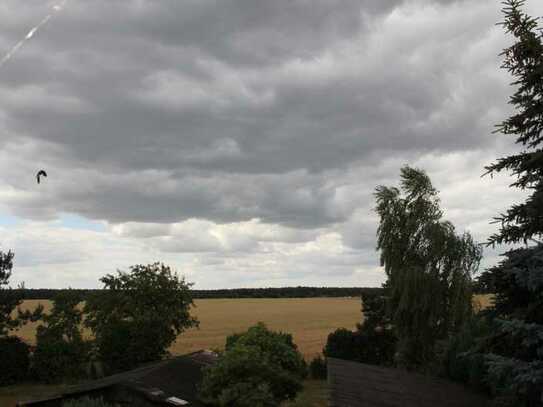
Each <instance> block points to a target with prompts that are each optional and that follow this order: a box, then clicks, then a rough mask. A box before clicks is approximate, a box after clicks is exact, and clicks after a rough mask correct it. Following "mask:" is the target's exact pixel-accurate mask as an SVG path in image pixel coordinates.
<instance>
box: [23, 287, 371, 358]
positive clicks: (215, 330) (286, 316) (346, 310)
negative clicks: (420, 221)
mask: <svg viewBox="0 0 543 407" xmlns="http://www.w3.org/2000/svg"><path fill="white" fill-rule="evenodd" d="M38 303H41V304H43V306H44V307H45V310H46V311H47V310H49V309H50V308H51V302H50V301H48V300H27V301H25V302H24V303H23V305H22V308H23V309H31V308H34V307H35V306H36V305H37V304H38ZM195 304H196V307H195V308H193V314H195V315H196V316H197V318H198V319H199V320H200V328H199V329H190V330H188V331H186V332H184V333H182V334H181V335H180V336H179V337H178V338H177V340H176V342H175V343H174V344H173V345H172V347H171V348H170V351H171V353H173V354H175V355H178V354H183V353H188V352H192V351H196V350H200V349H217V348H219V349H220V348H223V347H224V342H225V340H226V337H227V336H228V335H230V334H232V333H235V332H241V331H244V330H246V329H247V328H248V327H249V326H251V325H254V324H255V323H257V322H259V321H262V322H264V323H266V324H267V325H268V327H269V328H271V329H274V330H281V331H284V332H289V333H291V334H292V335H293V336H294V341H295V342H296V344H297V345H298V348H299V349H300V351H301V352H302V353H303V355H304V356H305V358H306V359H307V360H309V359H311V358H312V357H314V356H315V355H317V354H318V353H320V352H321V351H322V348H323V346H324V344H325V343H326V338H327V337H328V334H329V333H331V332H332V331H334V330H335V329H337V328H349V329H354V328H355V326H356V323H358V322H360V321H361V318H362V313H361V302H360V298H359V297H353V298H266V299H260V298H258V299H245V298H243V299H205V300H195ZM36 326H37V324H28V325H26V326H24V327H23V328H21V329H20V330H19V333H18V335H20V336H21V337H23V338H24V339H25V340H27V341H29V342H32V343H33V342H34V339H35V332H36Z"/></svg>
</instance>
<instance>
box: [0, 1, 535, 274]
mask: <svg viewBox="0 0 543 407" xmlns="http://www.w3.org/2000/svg"><path fill="white" fill-rule="evenodd" d="M536 3H537V2H531V3H530V7H531V8H532V11H534V10H535V11H540V12H541V13H543V9H542V8H541V5H538V4H539V3H537V4H536ZM467 4H468V2H465V1H463V0H462V1H460V0H459V1H452V0H440V1H438V0H386V1H385V0H381V1H378V0H362V1H360V0H347V1H339V0H318V1H307V0H292V1H288V2H287V1H284V2H274V1H267V0H259V1H254V0H252V1H251V0H225V1H220V2H219V1H214V0H194V1H192V0H191V1H183V2H180V1H173V0H168V1H161V2H156V1H146V0H133V1H132V0H131V1H120V0H93V1H77V0H71V1H70V2H68V4H67V6H66V7H65V9H64V10H63V11H62V12H59V13H58V14H56V15H55V18H54V19H52V20H51V21H50V24H48V25H47V26H46V27H44V29H43V30H42V31H40V32H39V33H37V34H36V36H35V37H34V38H32V40H31V41H29V42H28V43H27V44H26V45H25V47H24V48H22V49H21V50H20V52H19V53H18V54H17V55H16V56H15V57H14V58H13V59H12V60H11V61H9V63H8V64H6V65H5V66H4V67H3V68H2V70H0V77H1V81H0V98H1V100H2V103H0V159H1V160H0V199H1V203H2V205H3V206H4V207H8V208H9V211H10V212H11V213H14V214H16V215H18V216H20V217H22V218H31V219H54V218H55V217H57V216H58V215H59V214H60V213H76V214H79V215H82V216H84V217H87V218H89V219H100V220H105V221H107V222H109V223H110V224H111V225H112V227H113V228H115V227H117V228H120V229H119V230H121V231H122V232H121V233H120V234H117V235H116V236H117V237H118V238H120V239H141V240H143V241H146V244H147V245H148V246H149V247H150V248H151V249H152V250H156V251H157V252H159V253H160V252H164V253H166V252H167V253H169V254H171V255H172V256H173V255H175V254H177V253H183V252H191V251H193V252H194V253H197V252H201V253H204V252H205V253H210V252H219V253H221V256H223V257H221V258H224V256H226V255H227V253H228V251H229V250H234V251H235V250H238V251H239V252H244V251H245V252H247V253H259V250H264V249H266V250H269V251H271V252H273V250H275V249H274V247H275V246H273V245H278V244H281V242H282V243H284V244H287V245H288V244H293V245H303V244H305V242H308V241H312V240H314V239H315V238H316V237H315V236H316V234H322V233H324V234H326V233H337V234H338V235H339V236H341V239H342V245H344V247H346V248H348V249H349V250H354V251H358V252H359V253H363V255H364V256H365V257H367V260H365V262H363V263H364V265H365V266H364V267H366V268H368V270H369V269H370V268H371V267H373V265H374V264H375V257H371V256H372V255H373V256H375V253H374V252H373V247H374V241H373V236H374V230H373V228H374V226H375V219H373V216H374V214H373V213H372V212H371V207H372V202H373V197H372V196H371V192H372V190H373V188H374V187H375V185H377V184H380V183H385V184H392V183H394V184H395V183H396V182H395V180H396V179H397V175H398V169H399V167H400V166H401V165H403V164H404V163H406V162H409V163H417V160H418V159H420V160H422V161H423V162H422V163H421V164H422V165H423V166H425V167H426V166H427V167H428V168H429V169H430V173H431V174H436V176H437V177H438V182H439V183H440V185H441V187H442V188H441V189H443V190H444V191H445V190H448V192H447V194H448V195H447V194H446V195H445V197H444V201H448V202H450V206H451V208H452V209H451V210H450V211H449V212H450V214H451V217H452V218H453V220H454V221H455V222H459V223H460V224H461V227H462V228H474V229H476V230H479V231H480V232H479V234H480V235H481V237H482V236H483V235H484V234H485V233H488V228H487V227H486V226H484V222H485V221H486V219H487V217H488V216H491V212H493V210H494V208H491V209H489V210H487V211H477V210H475V209H473V208H472V207H471V206H470V202H462V197H463V196H464V191H470V192H471V191H474V190H477V189H478V188H488V189H487V191H489V192H488V199H487V200H486V201H484V202H489V201H492V200H495V201H496V202H498V201H499V202H501V203H503V202H505V201H506V200H507V197H506V196H505V195H507V194H506V193H503V192H502V190H503V188H504V186H503V185H501V184H500V186H499V187H496V188H495V189H493V188H491V187H490V186H488V185H486V184H485V185H484V187H483V186H481V185H483V184H478V183H477V180H478V177H479V175H480V173H481V171H482V169H481V168H480V167H478V169H477V170H476V171H475V170H473V169H472V168H467V166H464V164H462V165H463V167H462V169H461V170H458V171H457V172H458V173H459V174H462V176H464V177H466V178H469V179H470V180H471V183H462V182H458V180H456V179H453V178H452V177H451V176H449V175H450V173H451V172H453V171H454V169H455V166H456V165H457V162H454V160H453V161H450V160H449V161H447V160H446V158H444V157H446V156H448V155H450V154H460V155H462V154H468V153H469V152H475V153H476V154H479V153H480V154H481V157H483V156H484V157H485V158H484V160H483V159H481V157H479V158H478V159H477V160H475V161H476V163H475V161H474V163H475V164H473V165H477V166H481V167H482V165H484V161H485V160H487V157H488V161H491V160H492V158H493V157H495V156H497V154H499V153H501V152H503V151H504V150H503V149H502V147H503V145H502V144H500V143H501V142H500V141H499V140H498V139H497V138H496V137H495V136H492V135H490V131H491V130H492V125H493V124H494V123H496V121H498V120H501V119H502V118H503V117H504V116H505V114H506V113H507V111H508V107H507V106H506V101H507V95H508V93H509V91H510V90H509V89H508V88H507V83H508V81H509V79H508V77H507V75H506V73H504V72H500V71H499V70H498V66H499V57H498V56H497V54H498V53H499V52H500V50H501V48H503V46H505V44H506V43H507V39H506V38H505V36H504V35H503V33H502V32H501V30H500V28H499V27H495V26H494V23H495V22H496V21H498V20H499V19H500V18H501V17H500V14H499V5H498V4H496V3H495V2H493V1H490V0H484V1H478V2H475V3H474V2H469V7H466V6H467ZM47 12H48V9H47V8H46V7H44V6H39V7H38V6H36V5H35V4H33V5H31V4H30V3H28V4H27V3H25V4H22V3H21V2H20V1H16V0H9V1H7V2H5V4H3V6H1V7H0V23H1V25H2V27H5V28H4V29H3V30H2V32H1V33H0V46H1V47H3V48H5V49H7V48H8V47H9V46H10V45H11V44H14V43H15V42H16V41H17V40H19V39H20V38H21V36H24V35H25V33H26V32H27V30H28V29H29V28H30V27H31V26H33V25H34V24H35V23H36V22H38V21H39V20H40V18H42V17H43V15H44V13H47ZM505 148H506V149H507V148H510V146H508V147H505ZM421 157H433V159H435V160H436V163H435V164H433V163H432V162H431V159H430V158H426V160H427V161H424V160H425V159H424V158H421ZM420 160H419V161H420ZM428 160H430V161H428ZM440 166H441V167H442V168H441V170H440V169H439V167H440ZM42 167H43V168H47V170H48V172H49V173H50V177H49V178H48V179H47V183H44V184H43V185H40V186H39V188H38V187H37V186H36V185H35V182H34V174H35V171H36V169H37V168H42ZM440 171H441V172H440ZM452 185H455V187H454V188H456V189H454V188H453V189H450V190H449V189H448V188H449V187H451V186H452ZM500 188H502V189H500ZM484 202H483V203H482V204H484ZM193 219H198V220H199V221H201V222H209V225H208V226H206V227H209V228H216V227H218V226H220V225H221V224H224V225H234V224H236V223H240V222H241V223H243V222H251V220H253V219H260V222H262V225H269V229H270V230H269V231H267V232H266V233H268V234H267V235H266V233H265V231H263V230H259V231H256V232H255V230H242V231H234V230H233V229H232V230H229V232H228V233H227V235H228V236H230V241H228V239H226V240H224V241H221V240H220V239H217V238H213V236H212V235H209V233H208V230H207V229H205V230H201V231H199V232H198V233H197V234H195V235H194V236H191V234H190V231H188V229H187V230H184V229H182V228H181V229H179V227H180V226H179V224H184V223H185V222H190V221H191V220H193ZM262 225H261V226H259V227H262ZM176 227H177V228H178V229H176ZM229 227H230V226H229ZM231 227H233V226H231ZM264 227H266V226H264ZM273 228H279V229H280V230H274V229H273ZM289 228H290V229H289ZM286 229H289V230H288V231H286ZM317 230H318V231H317ZM225 233H226V232H225ZM266 236H267V237H266ZM191 239H192V243H190V244H189V243H187V240H191ZM372 253H373V254H372ZM332 257H333V256H332ZM294 258H296V259H298V260H299V261H302V260H303V261H307V262H308V263H310V264H311V265H312V266H313V265H315V262H313V260H311V259H320V258H319V257H318V255H316V254H315V253H310V254H308V257H304V256H302V255H296V256H294ZM353 258H354V257H353ZM321 260H322V259H321ZM319 261H320V260H319ZM322 261H325V260H322ZM334 261H335V260H334ZM357 261H362V260H361V259H357ZM281 262H283V263H282V264H283V266H284V267H293V268H295V267H296V265H295V264H290V263H288V262H287V261H286V260H285V259H282V260H281ZM317 262H318V261H317ZM264 264H267V263H264ZM285 264H287V265H286V266H285ZM353 264H354V263H353ZM353 264H349V265H344V266H337V265H330V268H331V269H338V268H339V269H341V270H343V271H344V272H345V273H348V272H351V273H352V269H353ZM268 266H269V265H267V266H263V267H268ZM210 267H211V266H210ZM270 267H271V266H270ZM279 269H281V270H283V271H281V270H279ZM277 270H279V271H277V276H278V278H285V277H284V268H281V267H279V266H277ZM349 270H350V271H349ZM343 271H342V272H343ZM233 273H234V274H235V272H234V271H233Z"/></svg>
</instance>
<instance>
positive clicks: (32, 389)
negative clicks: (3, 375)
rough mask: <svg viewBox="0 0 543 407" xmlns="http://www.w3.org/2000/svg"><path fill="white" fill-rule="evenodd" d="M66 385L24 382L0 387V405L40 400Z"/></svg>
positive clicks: (59, 391)
mask: <svg viewBox="0 0 543 407" xmlns="http://www.w3.org/2000/svg"><path fill="white" fill-rule="evenodd" d="M65 387H66V385H62V384H61V385H58V384H57V385H51V384H36V383H24V384H17V385H13V386H4V387H0V406H2V407H12V406H15V405H16V404H17V401H21V400H27V401H28V400H39V399H42V398H46V397H48V396H53V395H55V394H58V393H61V392H62V390H63V389H64V388H65Z"/></svg>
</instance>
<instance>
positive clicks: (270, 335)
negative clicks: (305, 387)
mask: <svg viewBox="0 0 543 407" xmlns="http://www.w3.org/2000/svg"><path fill="white" fill-rule="evenodd" d="M236 346H245V347H257V348H259V349H260V350H261V351H262V352H264V353H266V354H268V355H269V357H270V360H271V362H272V363H274V364H277V365H278V366H280V367H281V368H282V369H285V370H287V371H289V372H292V373H294V374H296V375H298V376H300V377H302V378H303V377H305V375H306V374H307V366H306V364H305V361H304V359H303V357H302V355H301V353H300V352H299V351H298V347H297V346H296V344H295V343H294V341H293V339H292V335H291V334H289V333H285V332H274V331H270V330H269V329H268V328H267V327H266V325H265V324H263V323H262V322H259V323H258V324H256V325H254V326H252V327H250V328H249V329H248V330H247V331H246V332H244V333H242V334H233V335H230V336H228V337H227V338H226V346H225V350H226V351H228V350H230V349H232V348H234V347H236Z"/></svg>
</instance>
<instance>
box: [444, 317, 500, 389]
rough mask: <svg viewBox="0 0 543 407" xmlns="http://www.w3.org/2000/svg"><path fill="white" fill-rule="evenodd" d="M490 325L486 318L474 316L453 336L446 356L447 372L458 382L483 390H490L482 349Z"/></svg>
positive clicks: (445, 365)
mask: <svg viewBox="0 0 543 407" xmlns="http://www.w3.org/2000/svg"><path fill="white" fill-rule="evenodd" d="M489 332H490V326H489V325H488V323H487V322H486V320H485V319H484V318H481V317H473V318H472V320H471V321H469V322H468V323H467V324H466V325H465V326H464V328H463V329H462V330H461V331H460V332H459V333H458V334H456V335H454V336H453V337H451V338H450V339H449V342H448V346H447V349H446V352H445V357H444V367H445V374H446V375H447V376H448V377H449V378H451V379H453V380H455V381H458V382H462V383H466V384H469V385H471V386H473V387H474V388H476V389H478V390H481V391H488V390H489V389H488V384H487V382H486V379H485V377H486V374H487V370H488V369H487V367H486V363H485V357H484V356H483V354H482V353H480V350H482V347H483V346H484V345H485V344H484V342H483V341H484V338H485V337H486V336H487V335H488V334H489Z"/></svg>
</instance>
